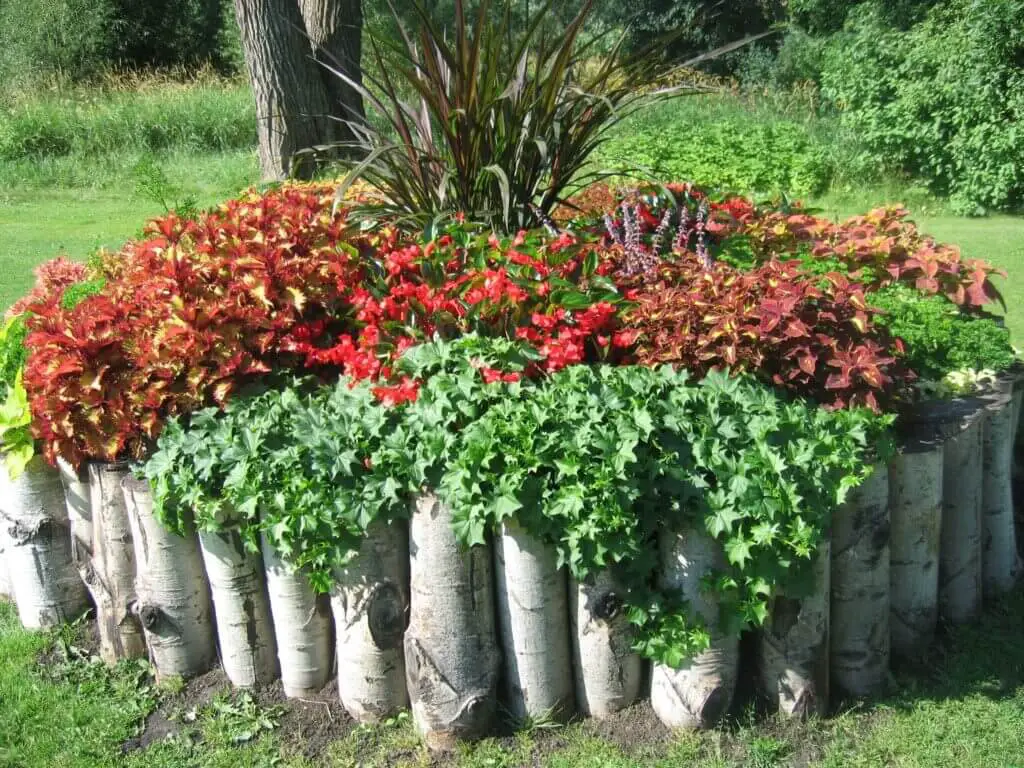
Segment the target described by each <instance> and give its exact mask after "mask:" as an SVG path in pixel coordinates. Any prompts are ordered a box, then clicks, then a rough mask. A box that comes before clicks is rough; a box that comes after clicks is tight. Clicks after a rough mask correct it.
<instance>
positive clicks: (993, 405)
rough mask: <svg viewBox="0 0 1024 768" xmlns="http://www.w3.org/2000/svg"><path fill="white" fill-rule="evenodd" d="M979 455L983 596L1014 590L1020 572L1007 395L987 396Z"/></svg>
mask: <svg viewBox="0 0 1024 768" xmlns="http://www.w3.org/2000/svg"><path fill="white" fill-rule="evenodd" d="M986 411H987V413H986V418H985V425H984V437H983V449H982V450H983V456H982V467H983V468H982V475H983V492H982V504H983V507H982V521H983V523H982V556H981V562H982V577H983V592H984V595H985V598H986V599H988V598H993V597H998V596H999V595H1002V594H1005V593H1006V592H1009V591H1010V590H1011V589H1013V587H1014V585H1015V584H1016V583H1017V580H1018V578H1019V577H1020V573H1021V563H1020V555H1019V554H1018V552H1017V535H1016V530H1015V528H1014V514H1013V512H1014V510H1013V489H1012V480H1011V476H1010V473H1011V462H1012V460H1013V444H1012V442H1011V441H1012V440H1013V400H1012V398H1011V397H1010V396H1009V395H1006V394H995V395H992V396H991V397H990V398H989V399H988V404H987V406H986Z"/></svg>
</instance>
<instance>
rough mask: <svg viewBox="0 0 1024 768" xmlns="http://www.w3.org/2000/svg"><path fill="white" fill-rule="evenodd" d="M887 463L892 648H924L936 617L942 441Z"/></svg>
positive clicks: (902, 652) (900, 652)
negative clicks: (890, 533)
mask: <svg viewBox="0 0 1024 768" xmlns="http://www.w3.org/2000/svg"><path fill="white" fill-rule="evenodd" d="M908 448H909V450H903V451H902V452H900V453H898V454H897V455H896V456H895V457H894V458H893V460H892V462H891V463H890V464H889V510H890V514H891V519H892V535H891V540H890V550H889V563H890V566H889V600H890V619H889V629H890V636H891V643H892V652H893V653H894V654H895V655H897V656H903V657H905V658H909V659H913V658H920V656H921V655H922V654H923V653H924V652H925V651H926V650H927V649H928V646H929V645H930V644H931V642H932V640H933V639H934V637H935V628H936V625H937V623H938V617H939V543H940V537H941V531H942V466H943V455H942V443H936V444H921V443H915V444H913V445H911V446H908Z"/></svg>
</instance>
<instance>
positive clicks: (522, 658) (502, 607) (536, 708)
mask: <svg viewBox="0 0 1024 768" xmlns="http://www.w3.org/2000/svg"><path fill="white" fill-rule="evenodd" d="M494 556H495V577H496V581H497V590H496V596H497V614H498V637H499V638H500V640H501V649H502V655H503V657H504V661H505V664H504V670H503V672H502V702H503V703H504V705H505V707H506V708H507V710H508V712H509V714H510V715H511V716H512V719H513V720H514V721H516V722H517V723H526V722H529V721H534V722H547V721H554V722H561V721H565V720H567V719H568V718H569V717H570V716H571V715H572V714H573V711H574V710H575V690H574V687H573V674H572V656H571V651H570V643H569V633H570V629H569V596H568V574H567V573H566V570H565V569H564V568H559V567H558V553H557V552H556V551H555V548H554V547H553V546H551V545H550V544H545V543H544V542H541V541H539V540H538V539H536V538H535V537H533V536H531V535H530V534H529V533H527V532H526V531H525V530H524V529H523V528H522V527H521V526H519V525H517V524H516V523H514V522H510V521H505V522H503V523H502V525H501V530H500V531H499V532H498V533H497V535H496V536H495V546H494Z"/></svg>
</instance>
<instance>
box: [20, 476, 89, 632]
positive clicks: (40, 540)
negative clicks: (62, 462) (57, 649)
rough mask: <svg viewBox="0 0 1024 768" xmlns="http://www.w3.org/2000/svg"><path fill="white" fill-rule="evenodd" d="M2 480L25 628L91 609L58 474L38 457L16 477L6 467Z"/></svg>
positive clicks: (40, 626) (53, 622)
mask: <svg viewBox="0 0 1024 768" xmlns="http://www.w3.org/2000/svg"><path fill="white" fill-rule="evenodd" d="M0 461H2V460H0ZM4 480H5V482H6V486H5V487H6V493H4V494H3V498H4V499H5V502H4V503H5V505H6V506H5V508H4V509H3V510H2V511H0V528H2V529H3V533H2V535H3V536H4V537H5V540H6V542H7V550H6V552H5V555H6V559H7V565H8V569H9V574H10V576H11V587H12V589H11V591H12V593H13V596H14V601H15V603H16V604H17V607H18V617H19V619H20V620H21V623H22V626H24V627H25V628H26V629H45V628H48V627H55V626H57V625H59V624H61V623H64V622H70V621H74V620H75V619H77V618H78V617H79V616H80V615H81V614H82V613H84V612H85V611H86V610H88V607H89V600H88V595H87V593H86V590H85V586H84V585H83V584H82V580H81V578H80V577H79V575H78V569H77V568H75V565H74V562H73V561H72V559H71V533H70V529H69V527H68V518H67V509H66V507H65V506H64V489H63V487H62V486H61V481H60V475H59V474H58V472H57V470H55V469H54V468H53V467H51V466H49V465H48V464H47V463H46V462H45V461H44V460H43V457H42V456H34V457H33V458H32V459H31V461H29V463H28V465H27V466H26V467H25V471H24V472H22V474H21V475H19V476H18V477H17V478H16V479H15V480H10V478H9V477H8V476H7V474H6V471H5V473H4Z"/></svg>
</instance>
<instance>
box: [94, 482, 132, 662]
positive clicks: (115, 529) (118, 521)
mask: <svg viewBox="0 0 1024 768" xmlns="http://www.w3.org/2000/svg"><path fill="white" fill-rule="evenodd" d="M88 473H89V498H90V501H91V507H92V514H93V526H92V529H93V542H92V573H91V581H87V582H86V584H87V586H88V587H89V591H90V592H92V597H93V602H95V603H96V623H97V626H98V628H99V635H100V657H101V658H102V659H103V660H104V661H105V662H107V664H116V663H117V661H118V660H120V659H135V658H141V657H144V656H145V655H146V638H145V635H144V634H143V632H142V624H141V622H140V621H139V618H138V616H137V615H136V613H135V611H134V610H133V609H134V604H135V549H134V547H133V545H132V531H131V526H130V525H129V522H128V510H127V509H126V508H125V504H124V492H123V491H122V490H121V481H122V480H123V479H124V478H125V477H127V476H128V468H127V465H125V464H101V463H90V464H89V469H88Z"/></svg>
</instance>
